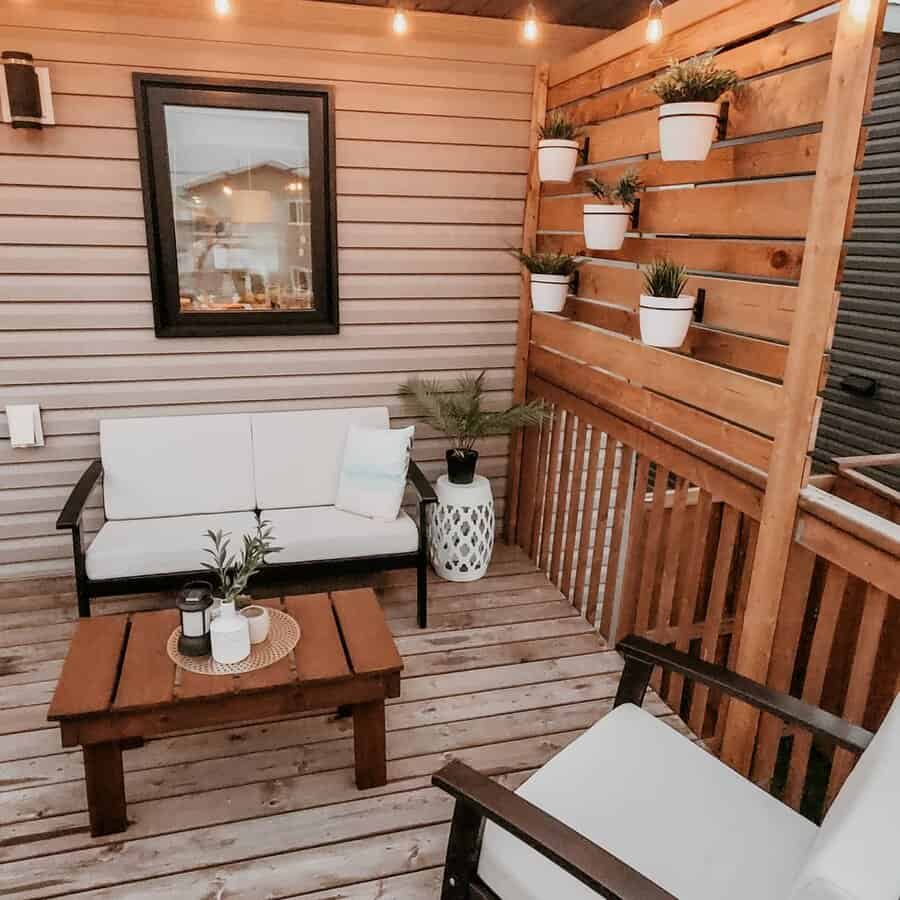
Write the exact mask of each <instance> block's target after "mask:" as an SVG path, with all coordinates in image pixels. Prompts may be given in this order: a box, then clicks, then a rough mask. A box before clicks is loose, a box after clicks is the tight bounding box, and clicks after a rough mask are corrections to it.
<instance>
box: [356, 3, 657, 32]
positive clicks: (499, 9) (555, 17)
mask: <svg viewBox="0 0 900 900" xmlns="http://www.w3.org/2000/svg"><path fill="white" fill-rule="evenodd" d="M338 2H340V3H356V4H358V5H362V6H391V5H392V2H391V0H338ZM647 4H648V0H534V5H535V8H536V9H537V12H538V17H539V18H540V19H541V21H543V22H551V23H554V24H557V25H580V26H582V27H586V28H624V27H625V26H626V25H630V24H631V23H632V22H636V21H637V20H638V19H640V18H642V17H644V16H646V15H647ZM527 5H528V2H527V0H408V2H406V3H405V6H406V8H407V9H412V10H421V11H423V12H436V13H453V14H456V15H463V16H489V17H491V18H495V19H521V18H523V17H524V15H525V9H526V7H527Z"/></svg>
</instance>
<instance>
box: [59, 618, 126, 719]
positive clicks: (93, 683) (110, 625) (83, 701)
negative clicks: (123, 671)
mask: <svg viewBox="0 0 900 900" xmlns="http://www.w3.org/2000/svg"><path fill="white" fill-rule="evenodd" d="M127 628H128V616H105V617H103V618H100V619H89V620H84V621H82V622H81V623H80V627H79V629H78V631H77V632H76V635H75V637H74V639H73V640H72V643H71V646H70V647H69V652H68V654H67V655H66V661H65V663H64V664H63V668H62V674H61V675H60V679H59V684H58V685H57V688H56V691H55V693H54V695H53V700H52V701H51V702H50V708H49V709H48V710H47V716H48V717H49V718H51V719H57V718H61V717H65V716H77V715H84V714H85V713H92V712H103V711H104V710H106V709H108V708H109V706H110V703H111V702H112V699H113V694H114V692H115V689H116V680H117V678H118V675H119V668H118V667H119V660H120V657H121V652H122V647H123V644H124V642H125V636H126V632H127Z"/></svg>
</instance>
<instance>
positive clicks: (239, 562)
mask: <svg viewBox="0 0 900 900" xmlns="http://www.w3.org/2000/svg"><path fill="white" fill-rule="evenodd" d="M206 537H207V538H208V540H209V544H210V546H208V547H205V548H204V552H205V553H208V554H209V556H210V557H211V558H212V562H204V563H203V568H204V569H207V570H208V571H209V572H210V573H211V574H212V575H213V578H214V579H215V587H214V590H215V592H216V595H215V596H216V599H217V600H218V601H220V602H221V603H232V604H234V605H235V606H236V607H238V608H239V607H241V606H243V605H244V603H243V602H242V601H241V600H239V598H242V597H243V596H245V595H246V593H247V584H248V582H249V581H250V579H251V578H252V577H253V576H254V575H256V573H257V572H259V570H260V569H262V567H263V566H264V565H265V564H266V556H268V555H269V554H270V553H277V552H278V551H279V550H281V549H282V548H281V547H276V546H275V538H274V537H273V535H272V525H271V523H270V522H267V521H262V522H260V523H259V525H258V526H257V528H256V534H252V535H250V534H245V535H243V537H242V540H241V544H242V546H241V552H240V555H239V556H235V555H234V554H233V553H231V534H230V533H229V532H227V531H222V530H221V529H219V530H217V531H211V530H210V531H207V532H206Z"/></svg>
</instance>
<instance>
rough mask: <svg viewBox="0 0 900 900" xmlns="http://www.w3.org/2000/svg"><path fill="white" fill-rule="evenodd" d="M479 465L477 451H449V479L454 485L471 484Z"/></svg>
mask: <svg viewBox="0 0 900 900" xmlns="http://www.w3.org/2000/svg"><path fill="white" fill-rule="evenodd" d="M477 464H478V451H477V450H448V451H447V477H448V478H449V479H450V481H451V482H452V483H453V484H471V483H472V479H473V478H474V477H475V466H476V465H477Z"/></svg>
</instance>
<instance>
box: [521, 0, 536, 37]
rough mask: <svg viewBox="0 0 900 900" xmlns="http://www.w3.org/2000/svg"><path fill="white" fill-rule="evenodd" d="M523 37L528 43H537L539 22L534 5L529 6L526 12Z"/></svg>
mask: <svg viewBox="0 0 900 900" xmlns="http://www.w3.org/2000/svg"><path fill="white" fill-rule="evenodd" d="M522 36H523V37H524V38H525V40H526V41H536V40H537V39H538V20H537V10H536V9H535V8H534V4H533V3H529V4H528V9H527V10H526V11H525V21H524V22H523V23H522Z"/></svg>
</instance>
